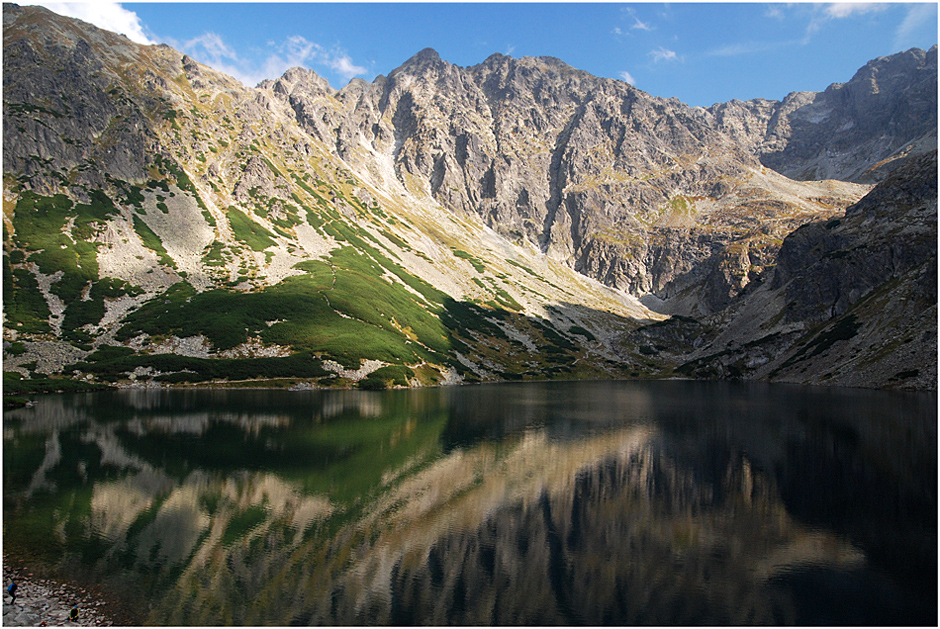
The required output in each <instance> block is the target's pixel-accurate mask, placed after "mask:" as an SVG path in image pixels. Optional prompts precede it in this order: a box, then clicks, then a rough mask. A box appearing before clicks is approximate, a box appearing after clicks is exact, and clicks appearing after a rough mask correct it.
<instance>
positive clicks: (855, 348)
mask: <svg viewBox="0 0 940 629" xmlns="http://www.w3.org/2000/svg"><path fill="white" fill-rule="evenodd" d="M3 33H4V43H3V47H4V55H3V178H4V197H3V198H4V204H3V208H4V212H3V221H4V222H3V224H4V250H3V261H4V264H3V281H4V293H3V296H4V385H5V389H6V390H7V391H8V392H10V391H30V390H45V389H62V388H70V387H71V388H75V387H80V388H94V387H98V386H105V385H109V384H114V383H118V384H129V383H135V384H136V385H138V386H147V385H154V386H156V385H159V386H162V385H165V384H184V383H206V382H211V383H213V384H214V385H215V386H225V385H238V386H244V385H245V384H246V382H247V383H253V384H264V385H266V386H291V387H309V386H351V385H356V386H360V387H364V388H370V387H372V388H383V387H387V386H418V385H433V384H450V383H458V382H479V381H496V380H516V379H544V378H566V379H572V378H622V377H626V378H663V377H683V378H733V379H760V380H770V381H784V382H799V383H806V384H827V385H839V386H867V387H898V388H913V389H927V390H936V382H937V369H936V366H937V309H936V304H937V292H936V283H937V280H936V264H937V263H936V253H937V223H936V217H937V162H936V149H937V48H936V46H934V47H933V48H931V49H930V50H928V51H924V50H919V49H912V50H909V51H906V52H901V53H898V54H895V55H891V56H889V57H883V58H879V59H875V60H873V61H871V62H869V63H868V64H866V65H865V66H864V67H863V68H861V69H860V70H859V71H858V72H857V73H856V74H855V76H854V77H852V78H851V79H850V80H849V81H848V82H846V83H835V84H833V85H831V86H830V87H829V88H828V89H826V90H825V91H824V92H819V93H814V92H795V93H792V94H790V95H788V96H787V97H786V98H785V99H783V100H782V101H772V100H765V99H756V100H751V101H746V102H743V101H731V102H728V103H721V104H716V105H714V106H712V107H709V108H702V107H690V106H687V105H685V104H683V103H681V102H679V101H678V100H676V99H663V98H657V97H654V96H651V95H649V94H646V93H645V92H643V91H641V90H638V89H636V88H635V87H633V86H631V85H629V84H627V83H625V82H623V81H618V80H613V79H605V78H599V77H595V76H592V75H590V74H589V73H587V72H583V71H581V70H577V69H575V68H572V67H571V66H569V65H567V64H565V63H564V62H563V61H560V60H558V59H554V58H551V57H539V58H532V57H525V58H522V59H514V58H511V57H508V56H504V55H500V54H494V55H492V56H490V57H489V58H487V59H486V60H485V61H483V62H482V63H480V64H478V65H475V66H472V67H459V66H456V65H453V64H450V63H448V62H446V61H444V60H442V59H441V58H440V57H439V55H438V54H437V53H436V52H435V51H433V50H430V49H425V50H422V51H420V52H419V53H417V54H416V55H414V56H413V57H412V58H410V59H408V60H407V61H406V62H405V63H403V64H402V65H401V66H400V67H399V68H397V69H395V70H393V71H392V72H390V73H389V74H388V76H379V77H377V78H376V79H375V80H374V81H372V82H371V83H370V82H366V81H363V80H360V79H353V80H352V81H351V82H350V83H349V84H348V85H347V86H346V87H344V88H343V89H341V90H334V89H332V88H331V87H330V86H329V84H328V83H327V82H326V81H325V80H324V79H322V78H321V77H319V76H317V75H316V74H315V73H314V72H313V71H311V70H308V69H304V68H293V69H291V70H289V71H287V72H286V73H285V74H284V75H283V76H282V77H280V78H278V79H276V80H267V81H264V82H262V83H261V84H259V85H258V86H257V87H255V88H247V87H245V86H243V85H242V84H241V83H239V82H238V81H236V80H234V79H232V78H231V77H229V76H226V75H224V74H222V73H219V72H217V71H215V70H213V69H212V68H209V67H207V66H205V65H202V64H200V63H198V62H196V61H195V60H193V59H192V58H190V57H188V56H186V55H183V54H181V53H179V52H177V51H175V50H173V49H172V48H170V47H168V46H165V45H157V46H142V45H138V44H135V43H132V42H130V41H129V40H128V39H126V38H125V37H123V36H120V35H116V34H113V33H110V32H107V31H103V30H100V29H97V28H96V27H94V26H91V25H88V24H85V23H83V22H81V21H78V20H73V19H68V18H63V17H60V16H58V15H56V14H54V13H51V12H49V11H47V10H45V9H42V8H38V7H19V6H17V5H13V4H4V7H3Z"/></svg>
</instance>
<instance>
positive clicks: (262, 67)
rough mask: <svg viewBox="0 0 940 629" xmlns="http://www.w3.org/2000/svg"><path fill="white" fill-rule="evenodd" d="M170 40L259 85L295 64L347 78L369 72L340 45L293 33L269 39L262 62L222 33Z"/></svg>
mask: <svg viewBox="0 0 940 629" xmlns="http://www.w3.org/2000/svg"><path fill="white" fill-rule="evenodd" d="M169 43H171V45H174V46H176V47H178V48H179V49H180V50H181V51H182V52H185V53H186V54H188V55H191V56H192V57H195V58H196V59H198V60H199V61H201V62H203V63H205V64H206V65H209V66H211V67H213V68H215V69H216V70H219V71H221V72H225V73H226V74H229V75H231V76H233V77H235V78H236V79H238V80H239V81H241V82H242V83H244V84H245V85H257V84H258V83H260V82H261V81H263V80H264V79H274V78H277V77H279V76H281V75H282V74H284V72H286V71H287V70H288V69H290V68H293V67H295V66H312V67H313V68H314V69H317V68H321V69H322V68H329V69H330V70H332V71H333V72H334V73H335V74H336V75H338V76H339V77H340V78H342V79H343V80H345V81H349V80H350V79H351V78H353V77H355V76H360V75H363V74H366V72H368V70H367V69H366V68H365V67H363V66H360V65H356V64H355V63H354V62H353V60H352V58H351V57H350V56H349V55H348V54H347V53H346V52H345V51H344V50H342V49H340V48H339V47H333V48H329V49H328V48H324V47H323V46H321V45H320V44H317V43H316V42H312V41H310V40H308V39H306V38H305V37H303V36H301V35H292V36H290V37H288V38H287V39H285V40H284V41H282V42H280V43H277V42H269V43H268V46H269V47H270V48H271V52H270V53H269V54H268V56H267V57H265V58H264V61H262V62H261V63H260V64H258V63H255V62H253V61H252V60H249V59H245V58H243V57H242V56H240V55H239V54H238V53H237V52H236V51H235V50H234V49H233V48H232V47H231V46H230V45H228V44H227V43H226V42H225V41H223V39H222V38H221V37H220V36H219V35H217V34H215V33H211V32H207V33H203V34H202V35H200V36H199V37H195V38H193V39H191V40H189V41H186V42H183V43H182V44H176V43H173V42H169Z"/></svg>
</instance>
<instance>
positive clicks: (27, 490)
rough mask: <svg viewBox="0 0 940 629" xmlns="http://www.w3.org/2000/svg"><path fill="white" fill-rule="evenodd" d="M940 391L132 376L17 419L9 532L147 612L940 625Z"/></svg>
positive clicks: (402, 619) (231, 616)
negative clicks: (329, 383)
mask: <svg viewBox="0 0 940 629" xmlns="http://www.w3.org/2000/svg"><path fill="white" fill-rule="evenodd" d="M936 408H937V407H936V396H935V395H915V394H899V393H885V392H874V391H845V390H843V391H839V390H826V389H806V388H799V387H786V386H768V385H755V384H747V385H743V384H742V385H735V384H728V383H692V382H652V383H636V382H596V383H594V382H592V383H537V384H536V383H525V384H512V385H498V386H478V387H460V388H449V389H426V390H418V391H391V392H382V393H377V392H359V391H320V392H276V391H122V392H117V393H109V394H89V395H76V396H49V397H44V398H41V399H40V400H39V401H38V403H37V405H36V406H35V407H34V408H28V409H19V410H16V411H11V412H8V413H6V414H5V419H4V478H5V481H4V507H5V509H4V543H5V552H6V553H7V555H8V557H10V556H13V557H17V558H23V559H25V560H27V561H28V563H29V564H30V565H32V566H34V567H35V568H36V569H37V570H40V571H44V572H51V573H59V574H69V575H70V576H77V577H78V578H80V579H83V580H87V581H89V582H95V583H100V584H103V585H105V586H106V587H108V588H109V589H110V590H112V591H113V592H115V594H116V595H118V596H121V597H123V598H124V600H126V601H128V603H129V604H130V603H131V602H133V604H134V606H135V607H136V608H139V607H140V601H148V602H149V604H148V605H147V606H146V607H145V608H144V609H142V610H141V613H140V618H139V621H140V622H141V623H144V624H169V625H177V624H180V625H217V624H235V625H264V624H277V625H284V624H328V625H350V624H434V625H446V624H459V625H473V624H497V625H500V624H541V625H549V624H566V625H580V624H590V625H598V624H659V625H663V624H665V625H672V624H681V625H687V624H700V623H706V624H793V623H796V624H890V625H897V624H911V623H914V624H928V625H934V624H936V617H937V581H936V571H937V545H936V540H937V536H936V514H937V503H936V489H937V460H936V449H937V437H936Z"/></svg>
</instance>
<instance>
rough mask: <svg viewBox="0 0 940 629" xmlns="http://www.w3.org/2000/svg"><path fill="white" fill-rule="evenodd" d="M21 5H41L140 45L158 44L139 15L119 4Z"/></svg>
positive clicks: (49, 3) (41, 3) (56, 3)
mask: <svg viewBox="0 0 940 629" xmlns="http://www.w3.org/2000/svg"><path fill="white" fill-rule="evenodd" d="M20 4H24V5H29V4H34V5H39V6H42V7H45V8H47V9H49V10H50V11H52V12H53V13H58V14H59V15H64V16H65V17H73V18H78V19H79V20H84V21H85V22H88V23H89V24H94V25H95V26H97V27H98V28H103V29H105V30H108V31H111V32H114V33H120V34H122V35H124V36H125V37H127V38H128V39H129V40H131V41H132V42H136V43H138V44H145V45H150V44H155V43H157V42H155V41H153V40H152V39H150V37H148V36H147V34H146V33H145V32H144V26H143V24H141V23H140V18H139V17H137V14H136V13H134V12H133V11H128V10H127V9H125V8H124V7H122V6H121V4H120V3H119V2H43V1H39V2H32V1H28V0H27V1H25V2H20Z"/></svg>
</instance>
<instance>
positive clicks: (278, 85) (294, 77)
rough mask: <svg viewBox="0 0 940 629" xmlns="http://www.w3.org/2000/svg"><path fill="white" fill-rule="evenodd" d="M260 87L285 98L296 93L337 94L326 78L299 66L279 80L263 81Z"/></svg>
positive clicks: (291, 69) (288, 71)
mask: <svg viewBox="0 0 940 629" xmlns="http://www.w3.org/2000/svg"><path fill="white" fill-rule="evenodd" d="M258 87H259V88H260V89H268V88H271V89H273V90H274V91H275V92H277V93H279V94H282V95H285V96H288V95H290V94H292V93H295V92H303V93H306V94H318V95H322V94H334V93H335V92H336V90H334V89H333V88H332V87H330V83H329V81H327V80H326V79H325V78H323V77H322V76H320V75H319V74H317V73H316V72H314V71H313V70H311V69H309V68H302V67H299V66H295V67H293V68H290V69H288V70H287V71H286V72H285V73H284V74H283V75H282V76H281V77H280V78H279V79H276V80H274V81H272V80H270V79H269V80H266V81H262V82H261V83H259V84H258Z"/></svg>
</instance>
